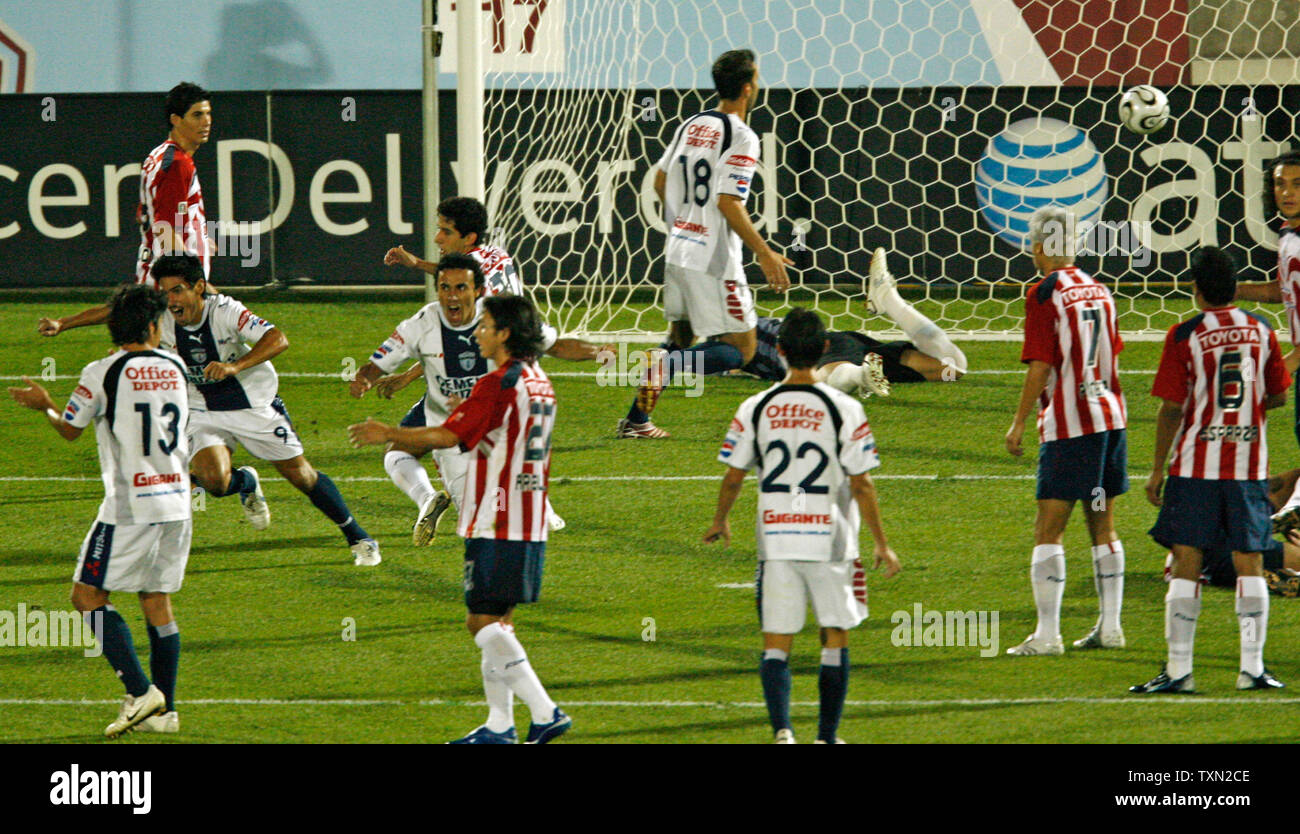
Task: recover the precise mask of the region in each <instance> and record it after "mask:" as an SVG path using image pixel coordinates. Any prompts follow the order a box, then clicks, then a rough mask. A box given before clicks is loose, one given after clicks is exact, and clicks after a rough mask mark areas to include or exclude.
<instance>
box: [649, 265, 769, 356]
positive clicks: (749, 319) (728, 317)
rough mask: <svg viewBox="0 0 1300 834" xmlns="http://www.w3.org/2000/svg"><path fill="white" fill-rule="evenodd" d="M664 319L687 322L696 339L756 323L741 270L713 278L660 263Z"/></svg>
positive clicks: (752, 301)
mask: <svg viewBox="0 0 1300 834" xmlns="http://www.w3.org/2000/svg"><path fill="white" fill-rule="evenodd" d="M664 318H665V319H667V320H668V321H669V322H674V321H682V320H683V319H685V320H688V321H690V323H691V331H692V332H693V333H694V334H695V336H696V337H697V338H700V339H707V338H709V337H710V336H721V335H722V334H723V333H744V332H745V331H748V330H753V329H754V327H755V326H756V325H757V324H758V314H757V313H755V312H754V296H753V295H751V294H750V292H749V284H748V283H747V282H746V281H745V273H744V271H743V270H739V269H738V270H736V271H735V273H734V275H733V277H731V278H717V277H714V276H712V275H709V274H708V273H706V272H696V271H695V270H693V269H686V268H685V267H681V266H676V265H675V264H665V265H664Z"/></svg>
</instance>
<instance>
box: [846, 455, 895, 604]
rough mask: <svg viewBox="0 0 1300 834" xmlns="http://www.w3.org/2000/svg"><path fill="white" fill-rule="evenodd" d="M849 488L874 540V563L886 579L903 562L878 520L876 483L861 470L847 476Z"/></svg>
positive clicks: (878, 507)
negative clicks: (886, 537) (858, 472)
mask: <svg viewBox="0 0 1300 834" xmlns="http://www.w3.org/2000/svg"><path fill="white" fill-rule="evenodd" d="M849 489H850V491H851V492H852V494H853V500H854V501H856V502H857V504H858V512H859V513H860V514H861V515H862V521H863V522H864V523H865V524H866V525H867V530H869V531H870V532H871V538H872V540H873V541H874V542H875V545H874V549H873V552H874V554H875V557H876V560H875V565H876V567H878V568H880V567H883V568H884V569H885V573H884V576H885V578H886V579H888V578H889V577H891V576H893V575H895V574H896V573H898V572H899V571H901V570H902V569H903V564H902V562H900V561H899V560H898V554H897V553H895V552H894V549H893V548H892V547H890V546H889V542H888V541H887V540H886V539H885V527H884V524H883V523H882V522H881V520H880V504H879V502H878V501H877V500H876V484H875V482H874V481H872V480H871V475H870V474H869V473H867V472H863V473H862V474H861V475H850V476H849Z"/></svg>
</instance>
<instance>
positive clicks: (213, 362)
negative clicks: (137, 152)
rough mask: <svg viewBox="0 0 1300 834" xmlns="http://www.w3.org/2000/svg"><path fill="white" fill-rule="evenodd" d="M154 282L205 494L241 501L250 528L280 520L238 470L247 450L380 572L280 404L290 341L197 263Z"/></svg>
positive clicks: (165, 270)
mask: <svg viewBox="0 0 1300 834" xmlns="http://www.w3.org/2000/svg"><path fill="white" fill-rule="evenodd" d="M153 273H154V278H155V279H156V280H157V281H158V286H159V288H160V289H161V290H162V291H163V292H164V293H165V294H166V295H167V309H168V315H167V316H165V317H164V318H163V326H162V344H163V347H164V348H167V349H169V350H173V349H174V350H175V351H176V353H177V354H178V355H179V356H180V357H181V360H182V362H184V364H185V367H186V371H185V374H186V377H187V378H188V380H189V389H190V402H191V408H192V410H193V416H192V417H191V419H190V448H191V450H192V454H193V459H192V460H191V461H190V468H191V470H192V471H193V473H194V479H195V480H196V481H197V482H198V485H199V486H201V487H203V489H204V490H206V491H207V492H208V493H209V494H211V495H212V496H213V497H214V498H222V497H225V496H227V495H235V494H238V495H239V497H240V503H241V504H243V506H244V512H245V515H246V516H247V517H248V520H249V523H250V524H251V525H252V526H253V528H254V529H256V530H264V529H266V527H267V526H268V525H269V524H270V523H271V511H270V508H269V507H267V505H266V497H265V496H264V495H263V494H262V487H261V483H260V481H259V478H258V474H257V470H255V469H253V468H252V467H251V466H243V467H240V468H238V469H233V470H232V468H231V451H232V450H233V449H234V448H235V446H236V444H238V445H241V446H243V447H244V448H245V449H247V450H248V452H249V453H250V454H251V455H253V456H254V457H256V458H259V459H261V460H265V461H268V462H270V463H271V465H272V466H274V467H275V468H276V470H277V471H278V472H279V473H280V474H281V475H282V476H283V477H284V478H285V480H287V481H289V483H291V484H293V485H294V487H296V488H297V489H298V491H299V492H301V493H303V494H304V495H306V496H307V497H308V498H309V499H311V502H312V504H314V505H315V506H316V508H317V509H318V510H320V511H321V512H322V513H323V514H324V515H325V516H326V517H327V518H329V520H330V521H332V522H334V524H336V525H337V526H338V528H339V530H340V532H342V533H343V536H344V537H345V538H346V539H347V542H348V547H349V549H350V550H351V552H352V557H353V562H354V563H355V564H356V565H358V566H362V567H371V566H374V565H377V564H379V562H380V555H379V545H378V544H377V543H376V542H375V540H374V539H373V538H371V537H370V534H369V533H367V532H366V531H365V529H363V528H362V527H361V525H360V524H358V523H357V521H356V519H355V518H353V516H352V513H351V511H349V510H348V506H347V503H346V502H344V500H343V496H342V495H340V494H339V491H338V487H336V486H335V485H334V481H333V480H331V479H330V477H329V476H328V475H326V474H325V473H324V472H320V471H318V470H316V469H315V468H314V467H313V466H312V465H311V464H310V463H308V462H307V458H306V457H304V455H303V447H302V441H300V440H299V439H298V434H297V432H296V431H294V428H293V422H292V421H291V420H290V419H289V412H288V410H287V409H286V408H285V406H284V403H283V402H282V401H281V400H280V397H279V395H278V390H279V379H278V377H277V376H276V373H275V368H274V367H273V366H272V365H271V359H273V358H274V357H276V356H278V355H279V354H280V353H282V352H284V350H285V349H286V348H288V347H289V340H288V338H287V337H286V336H285V335H284V333H282V332H281V331H280V329H279V328H277V327H276V326H275V325H273V324H271V323H270V322H268V321H266V320H265V319H262V318H260V317H258V316H256V315H254V314H253V313H252V312H251V311H250V310H249V309H248V308H247V307H245V306H244V305H243V304H240V303H239V302H238V301H236V300H235V299H233V298H230V297H229V296H225V295H210V294H208V293H207V285H206V283H205V282H204V279H203V267H202V266H201V265H200V263H199V260H198V258H195V257H194V256H193V255H185V256H174V255H173V256H168V257H163V258H159V259H158V260H157V261H155V262H154V265H153ZM249 345H252V347H250V346H249Z"/></svg>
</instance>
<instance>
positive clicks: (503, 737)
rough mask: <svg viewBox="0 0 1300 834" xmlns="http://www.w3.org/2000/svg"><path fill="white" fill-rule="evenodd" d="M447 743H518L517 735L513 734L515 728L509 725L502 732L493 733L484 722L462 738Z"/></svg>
mask: <svg viewBox="0 0 1300 834" xmlns="http://www.w3.org/2000/svg"><path fill="white" fill-rule="evenodd" d="M447 743H448V744H518V743H519V736H518V735H516V734H515V728H514V727H511V728H510V729H508V730H506V731H505V732H504V733H494V732H492V731H491V730H489V729H488V728H487V725H486V724H484V725H483V726H482V727H478V728H477V729H474V730H472V731H470V734H469V735H467V736H465V737H464V738H458V739H456V740H455V741H449V742H447Z"/></svg>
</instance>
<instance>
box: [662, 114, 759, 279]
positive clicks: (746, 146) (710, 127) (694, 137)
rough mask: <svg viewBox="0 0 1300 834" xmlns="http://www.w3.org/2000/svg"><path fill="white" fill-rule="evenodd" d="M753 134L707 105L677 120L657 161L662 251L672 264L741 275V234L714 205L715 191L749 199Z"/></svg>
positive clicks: (753, 163) (722, 275) (754, 158)
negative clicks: (661, 188)
mask: <svg viewBox="0 0 1300 834" xmlns="http://www.w3.org/2000/svg"><path fill="white" fill-rule="evenodd" d="M758 147H759V145H758V134H756V133H754V131H753V130H751V129H750V128H749V125H747V124H745V123H744V122H742V121H741V120H740V118H739V117H737V116H736V115H734V114H730V113H722V112H721V111H718V110H708V111H705V112H703V113H698V114H696V115H694V116H692V117H691V118H689V119H687V120H686V121H685V122H683V123H682V125H681V127H679V128H677V132H676V133H675V134H674V135H673V141H672V142H670V143H669V144H668V147H667V149H665V150H664V155H663V157H662V158H660V160H659V163H658V168H659V170H661V171H663V172H664V176H665V185H664V207H663V212H664V221H665V222H666V223H667V224H668V241H667V243H666V245H665V249H664V255H665V258H666V260H667V262H668V263H670V264H673V265H675V266H680V267H685V268H686V269H692V270H695V271H696V272H704V273H708V274H709V275H712V276H714V277H715V278H733V277H735V275H736V273H742V274H743V266H744V262H743V261H742V260H741V254H742V252H741V244H740V236H739V235H737V234H736V233H735V232H734V231H732V230H731V227H730V226H729V225H728V224H727V220H726V218H725V217H723V216H722V212H721V211H720V210H719V209H718V195H720V194H730V195H732V196H734V197H739V198H740V201H741V204H742V205H743V204H744V203H745V201H746V200H748V199H749V191H750V187H751V185H752V184H753V181H754V172H755V171H756V169H757V168H758Z"/></svg>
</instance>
